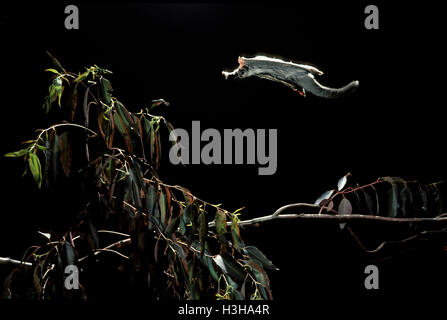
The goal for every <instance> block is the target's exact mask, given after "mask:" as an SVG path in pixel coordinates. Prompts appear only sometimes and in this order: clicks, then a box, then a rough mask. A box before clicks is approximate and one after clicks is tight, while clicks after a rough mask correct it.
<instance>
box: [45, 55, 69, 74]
mask: <svg viewBox="0 0 447 320" xmlns="http://www.w3.org/2000/svg"><path fill="white" fill-rule="evenodd" d="M47 55H48V56H49V57H50V58H51V61H52V62H53V64H54V66H55V67H57V69H59V71H60V72H63V73H66V72H65V69H64V68H63V67H62V65H61V64H60V62H59V61H58V60H57V59H56V58H55V57H53V56H52V55H51V53H49V52H48V51H47Z"/></svg>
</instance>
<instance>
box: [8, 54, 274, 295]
mask: <svg viewBox="0 0 447 320" xmlns="http://www.w3.org/2000/svg"><path fill="white" fill-rule="evenodd" d="M50 57H51V59H52V61H53V64H54V67H53V68H50V69H47V70H46V71H47V72H49V73H50V74H51V82H50V86H49V91H48V95H47V97H46V98H45V100H44V103H43V106H42V109H43V111H44V112H45V113H47V114H50V113H53V112H55V114H65V115H66V118H65V119H63V120H62V121H61V122H59V123H56V124H54V125H52V126H50V127H48V128H46V129H43V130H39V131H38V132H37V135H36V137H35V138H34V139H32V140H29V141H26V142H25V144H26V147H25V148H22V149H21V150H19V151H16V152H11V153H7V154H6V155H5V156H6V157H21V158H24V159H25V163H26V171H25V174H26V173H27V172H28V174H30V175H31V176H32V177H33V179H34V181H35V182H36V185H37V187H38V188H49V187H51V184H53V183H56V182H57V181H59V180H60V179H68V180H69V181H70V180H74V179H82V181H83V182H84V185H85V187H86V189H87V190H89V193H90V197H88V198H86V199H84V200H82V201H85V203H83V204H82V207H83V210H82V211H81V212H79V215H78V217H76V219H75V222H74V223H73V224H72V225H71V226H70V228H69V229H68V230H67V231H66V232H65V233H63V234H46V233H42V234H43V235H45V236H46V237H47V238H48V243H47V244H45V245H43V246H33V247H31V248H29V249H28V250H27V252H26V253H25V255H24V257H23V261H25V262H31V263H32V266H31V267H29V266H25V265H22V266H20V267H19V268H17V269H16V270H14V271H13V272H12V274H11V275H10V276H9V278H8V281H7V282H6V284H7V285H6V291H5V294H6V296H7V297H10V298H16V297H27V298H30V297H32V298H36V299H51V298H58V297H65V298H84V299H85V298H88V296H89V292H88V283H83V274H84V273H85V272H88V270H89V268H91V267H92V265H94V264H95V263H97V262H98V261H99V260H101V259H103V258H104V257H105V256H107V255H115V256H117V257H118V260H119V263H118V264H117V265H109V267H110V268H115V269H116V268H121V269H123V270H125V271H123V272H129V273H130V274H131V275H132V276H131V277H130V279H133V280H132V281H139V282H143V285H142V284H141V283H140V284H139V285H140V287H141V286H142V287H144V288H145V290H146V291H147V294H148V295H149V296H150V297H151V298H153V299H172V298H174V299H203V298H211V299H271V298H272V293H271V290H270V284H269V278H268V276H267V273H266V271H265V269H273V270H275V269H277V268H276V267H275V266H274V265H273V263H272V262H271V261H270V260H269V259H268V258H267V257H266V256H265V255H264V254H263V253H262V252H261V251H260V250H259V249H257V248H256V247H253V246H248V245H246V244H245V243H244V241H243V240H242V238H241V232H240V230H239V226H238V221H239V214H240V212H239V210H237V211H235V212H232V211H228V210H225V209H224V208H222V207H221V206H220V205H215V204H211V203H209V202H206V201H204V200H201V199H199V198H197V197H196V196H194V195H193V194H192V193H191V192H190V191H189V190H187V189H185V188H183V187H181V186H173V185H168V184H165V183H163V181H162V180H161V178H160V177H159V174H158V170H159V167H160V163H161V161H160V157H161V154H162V152H161V141H162V140H163V139H166V140H168V139H167V138H168V137H167V135H168V134H173V126H172V125H171V124H170V123H169V122H168V121H167V119H165V118H164V117H163V116H160V115H153V114H151V113H150V112H153V109H152V108H153V107H155V106H161V105H168V103H167V102H166V101H164V100H163V99H160V100H154V101H152V103H151V104H150V105H148V106H147V107H146V108H144V109H142V110H140V111H139V112H131V111H129V110H128V109H127V108H126V107H125V106H124V105H123V103H121V102H120V101H119V100H118V99H117V98H116V97H115V96H114V94H113V89H112V85H111V82H110V80H109V79H108V77H109V76H110V74H112V72H111V71H109V70H106V69H102V68H100V67H98V66H96V65H94V66H91V67H89V68H86V70H85V71H84V72H82V73H78V74H75V73H71V72H67V71H66V70H65V69H64V68H63V67H62V66H61V64H60V63H59V62H58V61H57V60H56V59H55V58H54V57H52V56H51V55H50ZM59 109H60V110H59ZM61 111H62V112H61ZM174 143H175V141H174ZM79 150H82V152H80V151H79ZM75 154H76V156H75ZM61 211H63V208H61ZM67 265H75V266H77V267H78V269H79V270H80V280H81V282H80V289H79V290H77V291H76V290H67V289H66V287H65V286H64V279H65V277H66V275H65V274H64V270H65V267H66V266H67ZM111 281H113V279H111ZM23 282H25V285H23Z"/></svg>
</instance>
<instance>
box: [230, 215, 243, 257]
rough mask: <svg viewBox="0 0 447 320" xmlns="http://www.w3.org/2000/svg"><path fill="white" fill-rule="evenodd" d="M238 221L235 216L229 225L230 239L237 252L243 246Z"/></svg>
mask: <svg viewBox="0 0 447 320" xmlns="http://www.w3.org/2000/svg"><path fill="white" fill-rule="evenodd" d="M238 222H239V219H238V218H237V216H236V215H234V216H233V223H232V224H231V237H232V239H233V245H234V247H235V248H236V249H237V250H240V249H241V248H242V247H243V246H244V245H243V242H242V240H241V232H240V230H239V224H238Z"/></svg>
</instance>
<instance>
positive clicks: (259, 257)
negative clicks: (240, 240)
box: [243, 246, 279, 270]
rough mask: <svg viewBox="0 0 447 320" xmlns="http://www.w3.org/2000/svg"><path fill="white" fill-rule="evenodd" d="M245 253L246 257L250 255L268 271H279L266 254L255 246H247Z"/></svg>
mask: <svg viewBox="0 0 447 320" xmlns="http://www.w3.org/2000/svg"><path fill="white" fill-rule="evenodd" d="M243 251H244V253H245V254H246V255H248V256H249V257H250V258H251V259H253V260H254V261H255V262H257V263H258V264H260V265H261V266H263V267H266V268H268V269H271V270H279V269H278V268H277V267H276V266H275V265H274V264H273V263H272V261H270V260H269V259H268V258H267V257H266V256H265V254H263V253H262V252H261V250H259V249H258V248H256V247H253V246H246V247H245V248H244V249H243Z"/></svg>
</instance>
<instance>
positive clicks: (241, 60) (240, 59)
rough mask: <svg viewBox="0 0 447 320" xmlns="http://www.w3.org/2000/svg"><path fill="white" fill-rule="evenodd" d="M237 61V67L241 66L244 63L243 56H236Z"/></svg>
mask: <svg viewBox="0 0 447 320" xmlns="http://www.w3.org/2000/svg"><path fill="white" fill-rule="evenodd" d="M237 62H238V63H239V68H242V67H243V66H244V65H245V60H244V57H238V58H237Z"/></svg>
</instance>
